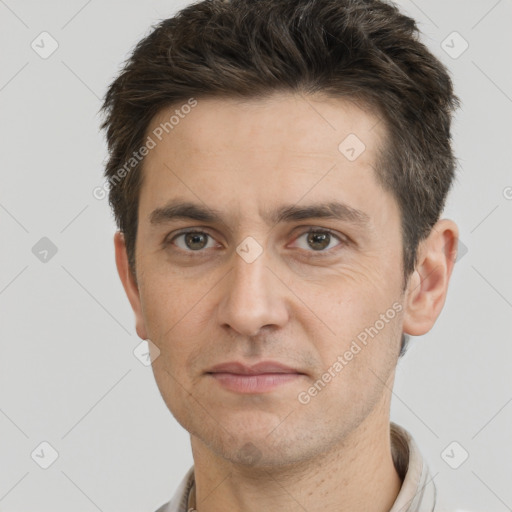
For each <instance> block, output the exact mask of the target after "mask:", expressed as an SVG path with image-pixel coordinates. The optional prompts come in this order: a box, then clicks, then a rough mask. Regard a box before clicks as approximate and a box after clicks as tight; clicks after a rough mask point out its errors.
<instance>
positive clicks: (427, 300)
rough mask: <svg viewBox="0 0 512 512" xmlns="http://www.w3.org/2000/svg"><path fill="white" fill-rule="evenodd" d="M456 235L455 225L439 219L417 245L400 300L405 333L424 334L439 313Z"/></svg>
mask: <svg viewBox="0 0 512 512" xmlns="http://www.w3.org/2000/svg"><path fill="white" fill-rule="evenodd" d="M458 236H459V233H458V228H457V225H456V224H455V223H454V222H453V221H451V220H448V219H442V220H440V221H438V222H437V223H436V224H435V226H434V227H433V228H432V231H431V233H430V235H429V236H428V237H427V238H426V239H425V240H423V241H422V243H421V244H420V246H419V247H418V263H417V266H416V269H415V270H414V272H413V274H412V275H411V277H410V279H409V282H408V286H407V292H406V298H405V301H404V305H405V314H404V322H403V331H404V332H405V333H406V334H410V335H412V336H421V335H423V334H426V333H427V332H428V331H430V329H432V327H433V325H434V323H435V321H436V320H437V317H438V316H439V314H440V313H441V310H442V308H443V306H444V303H445V300H446V295H447V292H448V283H449V280H450V276H451V273H452V270H453V265H454V263H455V255H456V252H457V242H458Z"/></svg>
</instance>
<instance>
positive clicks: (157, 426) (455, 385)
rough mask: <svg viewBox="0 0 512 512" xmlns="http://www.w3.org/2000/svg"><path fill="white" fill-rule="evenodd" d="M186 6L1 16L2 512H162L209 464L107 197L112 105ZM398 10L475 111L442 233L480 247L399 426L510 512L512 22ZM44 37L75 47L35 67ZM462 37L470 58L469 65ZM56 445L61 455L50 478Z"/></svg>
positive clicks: (468, 111)
mask: <svg viewBox="0 0 512 512" xmlns="http://www.w3.org/2000/svg"><path fill="white" fill-rule="evenodd" d="M187 3H189V2H185V1H184V2H181V3H180V2H176V1H161V0H151V1H145V2H126V1H124V2H123V1H120V0H118V1H114V0H108V1H105V0H103V1H99V0H92V1H91V0H90V1H88V2H87V1H84V0H72V1H66V2H64V1H60V2H57V1H51V2H50V1H46V2H38V1H34V0H32V1H21V0H0V42H1V43H0V44H1V49H2V54H1V55H2V64H1V69H0V109H1V116H0V123H1V131H0V140H1V141H2V146H1V152H0V162H1V163H0V170H1V187H0V226H1V240H2V243H3V246H4V249H3V250H2V251H1V252H0V318H1V324H0V325H1V333H0V334H1V338H0V339H1V356H0V510H1V511H4V512H12V511H25V512H29V511H52V512H58V511H69V510H73V511H84V512H89V511H95V510H101V511H104V512H107V511H121V510H122V511H142V510H146V511H154V510H155V508H156V507H157V506H158V505H160V504H161V503H162V502H164V501H166V500H168V499H170V497H171V495H172V494H173V493H174V490H175V488H176V486H177V484H178V483H179V481H180V480H181V479H182V477H183V475H184V473H185V471H186V470H187V469H188V468H189V466H190V465H191V464H192V457H191V452H190V445H189V438H188V434H187V432H185V431H184V430H183V429H182V428H181V427H180V426H179V425H178V424H177V422H176V421H175V420H174V419H173V417H172V416H171V414H170V413H169V411H168V410H167V408H166V406H165V404H164V402H163V400H162V399H161V397H160V394H159V391H158V389H157V387H156V384H155V382H154V380H153V375H152V372H151V368H150V367H146V366H144V365H143V364H141V362H140V361H139V360H138V359H137V358H136V357H134V355H133V350H134V349H135V348H136V347H137V345H138V344H139V341H140V340H139V339H138V337H137V335H136V333H135V330H134V321H133V317H132V311H131V309H130V307H129V303H128V301H127V299H126V297H125V295H124V292H123V289H122V287H121V283H120V281H119V279H118V276H117V272H116V268H115V265H114V251H113V242H112V236H113V234H114V231H115V226H114V223H113V220H112V216H111V213H110V211H109V208H108V204H107V201H106V199H104V200H97V199H95V198H94V197H93V194H92V191H93V189H94V188H95V187H97V186H98V185H102V183H103V179H102V170H103V164H104V161H105V157H106V146H105V142H104V139H103V134H100V133H99V130H98V127H99V123H100V118H99V116H98V115H97V112H98V109H99V106H100V100H101V98H102V96H103V94H104V93H105V90H106V87H107V85H108V84H109V82H110V81H111V80H112V78H113V77H114V75H115V74H116V72H117V70H118V69H119V67H120V65H121V63H122V61H123V60H124V59H125V58H126V57H127V55H128V53H129V51H130V49H131V48H132V47H133V45H134V44H135V43H136V42H137V41H138V40H139V39H140V38H141V37H142V36H143V35H144V34H146V33H147V32H148V30H149V29H150V26H151V25H152V24H154V23H156V22H157V21H158V20H160V19H162V18H165V17H169V16H170V15H172V14H173V13H174V12H175V11H176V10H178V9H179V8H180V7H182V6H184V5H186V4H187ZM400 5H401V6H402V7H403V10H404V11H405V12H406V13H408V14H409V15H411V16H413V17H414V18H415V19H416V20H417V21H418V23H419V26H420V29H421V30H422V32H423V34H424V35H423V41H424V42H425V43H426V44H427V45H428V46H429V47H430V48H431V50H432V52H433V53H434V54H435V55H437V56H438V57H439V58H440V59H441V60H442V61H443V62H444V63H446V64H447V65H448V67H449V68H450V70H451V72H452V75H453V79H454V83H455V88H456V92H457V94H458V95H459V96H460V98H461V100H462V102H463V106H462V109H461V110H459V111H458V113H457V117H456V119H455V124H454V129H453V134H454V139H455V140H454V145H455V152H456V154H457V157H458V159H459V164H460V165H459V168H458V179H457V182H456V183H455V186H454V188H453V191H452V193H451V195H450V197H449V202H448V206H447V208H446V211H445V215H444V217H449V218H452V219H454V220H455V221H456V222H457V223H458V225H459V228H460V234H461V241H462V244H463V245H461V249H462V250H461V257H460V258H459V260H458V262H457V264H456V265H455V269H454V274H453V277H452V281H451V283H450V289H449V293H448V298H447V302H446V305H445V307H444V310H443V312H442V313H441V316H440V318H439V320H438V322H437V324H436V325H435V327H434V328H433V329H432V331H431V332H430V333H428V334H427V335H425V336H423V337H418V338H411V344H412V347H411V348H410V350H409V352H408V353H407V354H406V356H405V358H404V359H403V360H402V361H401V363H400V364H399V368H398V372H397V381H396V386H395V389H394V399H393V404H392V419H393V420H394V421H396V422H398V423H400V424H402V425H403V426H405V427H406V428H407V429H409V430H410V432H411V433H412V434H413V436H414V437H415V439H416V440H417V442H418V444H419V446H420V448H421V450H422V452H423V454H424V455H425V457H426V459H427V461H428V463H429V465H430V468H431V471H432V475H433V476H434V479H435V482H436V484H437V486H438V489H439V491H440V494H441V495H442V496H444V498H445V501H446V502H447V503H448V504H450V505H452V506H453V508H454V509H459V510H473V511H485V512H492V511H496V512H501V511H506V510H512V486H511V485H510V484H511V481H512V480H511V476H512V462H511V460H512V442H511V437H510V432H511V431H512V428H511V426H512V403H511V402H512V385H511V384H512V378H511V373H512V372H511V353H512V348H511V343H510V342H511V334H512V322H511V318H512V315H511V308H512V275H511V270H510V262H511V261H512V258H511V255H512V236H511V234H512V233H511V222H510V221H511V219H512V173H511V168H510V162H511V156H512V154H511V153H512V152H511V137H510V135H511V127H510V119H511V114H512V99H511V97H512V74H511V70H510V49H511V43H512V36H511V31H510V21H511V20H512V2H511V0H501V1H496V0H485V1H471V2H469V1H462V0H459V1H448V2H447V1H442V0H436V1H428V2H427V1H420V0H415V1H414V2H413V1H410V0H403V1H402V2H400ZM43 31H47V32H48V33H49V34H51V37H52V38H53V39H54V40H56V41H57V43H58V49H57V50H56V51H55V52H54V53H53V54H52V55H50V56H47V58H42V57H41V56H40V55H39V54H38V53H36V51H34V50H33V49H32V47H31V43H32V41H35V43H34V44H38V45H39V48H38V50H39V51H40V52H42V51H49V49H51V44H52V41H51V40H50V39H48V36H39V34H40V33H41V32H43ZM454 31H456V32H458V33H459V34H460V36H461V37H462V38H463V39H464V40H466V41H467V43H468V44H469V47H468V48H467V50H466V51H465V52H463V53H462V54H461V55H457V54H458V53H460V51H461V50H462V49H463V46H462V45H463V40H462V39H460V37H459V36H457V35H453V34H452V33H453V32H454ZM41 37H46V38H47V39H45V40H44V41H43V42H41ZM447 38H448V39H447ZM443 41H445V43H444V44H443V43H442V42H443ZM442 45H443V46H444V47H445V48H447V49H448V51H449V52H451V54H452V55H449V54H448V53H447V52H446V51H445V50H444V49H443V46H442ZM43 46H44V48H42V47H43ZM450 47H451V48H450ZM455 57H456V58H455ZM43 237H47V238H48V239H49V240H50V241H51V243H52V244H54V246H55V247H56V249H57V252H56V254H53V253H52V247H53V246H50V245H49V242H48V240H43V241H40V240H41V238H43ZM38 244H39V245H38ZM34 247H35V249H34ZM44 250H47V251H49V252H48V253H45V252H44ZM41 258H43V260H44V259H45V258H46V260H45V261H41ZM44 441H46V442H47V443H49V444H50V445H51V446H52V447H53V448H54V449H55V450H56V452H57V453H58V458H57V459H56V460H55V462H54V463H53V464H52V465H51V466H50V467H48V469H42V468H41V467H40V464H44V463H45V460H44V459H45V458H46V462H47V463H48V462H50V460H49V459H48V458H49V457H51V453H50V450H49V448H48V447H45V446H46V445H43V446H42V447H41V446H40V443H42V442H44ZM453 441H456V442H457V443H458V444H456V445H452V446H451V447H450V448H449V449H448V452H447V453H448V454H449V457H447V456H446V452H444V453H445V455H444V458H443V456H442V454H443V451H444V450H445V448H446V447H447V446H448V445H450V443H452V442H453ZM452 449H453V451H452ZM34 450H35V452H34ZM41 450H42V451H41ZM465 451H467V453H468V454H469V458H468V459H467V460H466V461H465V462H464V463H463V464H461V465H460V467H458V469H453V468H452V467H450V465H449V464H448V463H447V461H448V462H450V464H451V465H452V466H453V465H458V464H459V463H460V461H461V460H462V459H463V457H464V454H465ZM33 453H35V455H31V454H33ZM37 454H39V457H38V456H37Z"/></svg>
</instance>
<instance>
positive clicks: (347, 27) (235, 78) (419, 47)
mask: <svg viewBox="0 0 512 512" xmlns="http://www.w3.org/2000/svg"><path fill="white" fill-rule="evenodd" d="M275 91H290V92H299V93H311V94H313V93H322V94H326V95H329V96H332V97H343V98H347V99H350V100H353V101H356V102H358V103H360V104H361V105H366V106H367V107H369V108H371V109H372V110H373V111H374V112H375V113H376V114H377V115H378V116H379V117H380V118H381V119H382V120H383V122H384V123H385V127H386V135H387V140H386V144H385V145H384V146H383V147H382V148H381V153H380V157H379V159H378V162H377V167H378V170H377V173H376V178H377V179H378V180H379V182H380V183H381V185H382V186H383V187H384V188H385V189H386V190H388V191H390V192H391V193H392V194H393V196H394V197H395V199H396V200H397V203H398V205H399V208H400V213H401V229H402V240H403V277H404V287H405V285H406V283H407V279H408V277H409V275H410V274H411V273H412V272H413V270H414V268H415V265H416V263H417V261H416V258H417V248H418V244H419V242H420V241H421V240H422V239H424V238H426V237H427V236H428V234H429V233H430V231H431V229H432V227H433V225H434V224H435V223H436V222H437V220H439V217H440V215H441V213H442V211H443V208H444V205H445V201H446V197H447V194H448V191H449V189H450V187H451V183H452V181H453V178H454V174H455V167H456V161H455V158H454V156H453V153H452V148H451V136H450V125H451V116H452V112H453V111H454V110H455V109H456V108H457V107H459V106H460V100H459V98H458V97H457V96H455V94H454V92H453V86H452V82H451V79H450V77H449V74H448V71H447V69H446V68H445V66H444V65H443V64H442V63H441V62H440V61H439V60H438V59H437V58H436V57H435V56H434V55H432V53H431V52H430V51H429V50H428V49H427V48H426V46H425V45H423V44H422V43H421V42H420V41H419V30H418V28H417V26H416V22H415V21H414V20H413V19H412V18H410V17H408V16H405V15H404V14H402V13H401V12H400V11H399V10H398V8H397V7H396V6H395V5H394V4H392V3H391V2H385V1H380V0H204V1H201V2H196V3H193V4H191V5H189V6H187V7H186V8H184V9H182V10H181V11H180V12H178V13H177V14H176V15H175V16H174V17H172V18H169V19H166V20H164V21H162V22H161V23H159V24H158V25H157V26H156V27H155V28H154V29H153V30H152V31H151V33H150V34H149V35H148V36H147V37H145V38H144V39H143V40H141V41H140V42H139V43H138V45H137V46H136V48H135V49H134V51H133V53H132V55H131V57H130V58H129V59H128V61H127V62H126V64H125V66H124V68H123V69H122V71H121V72H120V74H119V76H118V77H117V78H116V80H115V81H114V82H113V83H112V84H111V85H110V87H109V89H108V91H107V93H106V96H105V101H104V104H103V107H102V110H103V111H104V113H105V115H106V117H105V121H104V123H103V125H102V128H104V129H106V135H107V142H108V147H109V160H108V162H107V165H106V170H105V176H106V178H107V179H108V180H109V183H110V185H111V186H110V191H109V201H110V204H111V206H112V209H113V211H114V216H115V219H116V222H117V224H118V226H119V229H120V230H121V231H122V232H123V233H124V236H125V240H126V248H127V254H128V259H129V262H130V268H131V270H132V272H133V274H134V275H135V243H136V236H137V224H138V198H139V190H140V186H141V183H142V172H141V170H142V163H143V161H141V162H140V163H136V165H134V166H133V169H131V170H130V172H128V173H125V174H126V175H124V174H123V179H122V180H119V179H118V178H119V169H121V168H122V167H123V166H124V165H125V162H127V161H128V160H129V159H130V158H131V157H132V155H133V153H134V152H135V151H137V150H138V149H139V148H140V147H141V146H142V144H143V142H144V137H145V134H146V131H147V128H148V125H149V124H150V121H151V119H152V118H153V117H154V116H155V115H156V114H157V113H158V112H159V111H161V110H162V109H163V108H165V107H168V106H170V105H173V104H176V103H179V102H187V100H189V99H190V98H191V97H193V98H198V99H199V98H201V97H203V98H204V97H228V98H229V97H238V98H248V99H249V98H258V97H261V98H264V97H265V96H268V95H270V94H271V93H272V92H275ZM340 142H341V141H340ZM115 178H117V180H116V179H115Z"/></svg>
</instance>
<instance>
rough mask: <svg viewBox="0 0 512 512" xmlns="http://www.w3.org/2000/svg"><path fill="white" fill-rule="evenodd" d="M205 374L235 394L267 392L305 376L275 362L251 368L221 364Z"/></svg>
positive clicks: (243, 365) (242, 365)
mask: <svg viewBox="0 0 512 512" xmlns="http://www.w3.org/2000/svg"><path fill="white" fill-rule="evenodd" d="M206 374H207V375H208V376H210V377H212V378H213V379H214V380H215V381H216V382H218V383H219V384H220V385H221V386H222V387H223V388H225V389H227V390H229V391H233V392H236V393H265V392H269V391H272V390H274V389H276V388H277V387H280V386H283V385H285V384H287V383H290V382H294V381H297V380H298V379H301V378H303V377H304V376H305V375H306V374H305V373H303V372H301V371H300V370H298V369H295V368H291V367H290V366H286V365H284V364H281V363H278V362H276V361H262V362H260V363H257V364H255V365H252V366H248V365H245V364H243V363H239V362H230V363H223V364H220V365H216V366H214V367H213V368H211V369H210V370H209V371H207V372H206Z"/></svg>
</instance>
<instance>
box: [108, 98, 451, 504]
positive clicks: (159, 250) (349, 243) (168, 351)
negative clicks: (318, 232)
mask: <svg viewBox="0 0 512 512" xmlns="http://www.w3.org/2000/svg"><path fill="white" fill-rule="evenodd" d="M175 108H176V106H173V107H172V108H169V109H165V110H164V111H162V112H160V113H159V114H158V115H157V116H156V117H155V118H154V119H153V121H152V123H151V126H150V127H149V129H148V134H150V133H151V132H152V130H153V129H154V128H155V127H157V126H158V125H159V124H160V123H161V122H162V121H165V120H167V119H169V117H170V115H172V113H173V112H174V110H175ZM350 133H354V134H356V135H357V137H358V138H359V139H360V140H362V141H364V144H365V146H366V149H365V151H364V152H363V153H362V154H361V155H360V156H359V157H358V158H357V159H356V160H354V161H349V160H348V159H347V158H346V157H345V156H344V155H343V154H342V153H341V152H340V151H339V150H338V146H339V144H340V142H342V141H343V140H344V139H345V137H346V136H347V135H348V134H350ZM385 133H386V132H385V126H384V123H383V122H379V118H378V117H376V116H374V115H372V113H371V112H368V111H365V110H362V109H361V108H359V107H357V106H356V105H355V104H354V103H352V102H350V101H348V100H346V99H340V98H337V99H332V98H325V97H320V96H314V97H313V96H307V97H306V96H299V95H292V94H285V93H279V94H274V95H273V96H271V97H268V98H266V99H257V100H251V101H237V100H234V99H227V98H223V99H220V98H218V99H198V105H197V106H196V107H195V108H194V109H193V110H192V111H191V112H190V113H189V114H188V115H187V116H185V118H184V119H182V120H180V122H179V124H178V125H177V126H175V127H174V129H173V131H172V132H170V133H169V135H167V136H166V137H164V138H163V139H162V141H161V142H159V143H158V144H157V146H156V147H155V148H154V149H152V150H151V151H150V153H149V154H148V155H147V156H146V158H145V162H144V171H143V172H144V182H143V186H142V189H141V193H140V204H139V225H138V233H137V244H136V279H135V278H134V276H133V274H132V273H131V272H130V269H129V266H128V261H127V255H126V248H125V243H124V239H123V235H122V234H121V233H119V232H118V233H116V234H115V237H114V243H115V250H116V263H117V268H118V271H119V275H120V278H121V281H122V283H123V286H124V289H125V291H126V294H127V296H128V299H129V301H130V304H131V306H132V308H133V311H134V313H135V319H136V330H137V334H138V335H139V336H140V338H142V339H150V340H151V341H152V342H153V343H154V344H155V346H156V347H158V349H159V350H160V355H159V356H158V357H157V358H156V359H155V360H154V362H153V371H154V375H155V379H156V382H157V384H158V387H159V389H160V392H161V394H162V397H163V399H164V401H165V403H166V404H167V406H168V408H169V410H170V411H171V413H172V414H173V415H174V416H175V418H176V419H177V421H178V422H179V423H180V424H181V425H182V426H183V427H184V428H185V429H186V430H187V431H188V432H189V433H190V436H191V446H192V451H193V456H194V465H195V478H196V495H197V510H198V511H199V512H220V511H224V510H234V511H242V510H243V511H246V512H252V511H261V510H266V511H281V512H282V511H292V510H293V511H295V510H298V509H299V510H300V509H301V508H302V507H303V508H304V509H305V510H308V512H316V511H320V510H322V511H325V510H329V509H330V510H337V511H340V512H341V511H347V512H348V511H351V512H354V511H361V512H362V511H365V512H384V511H388V510H389V509H390V508H391V506H392V504H393V502H394V501H395V499H396V496H397V494H398V492H399V489H400V485H401V481H400V478H399V477H398V475H397V473H396V471H395V468H394V465H393V462H392V457H391V447H390V439H389V410H390V398H391V389H392V386H393V381H394V376H395V367H396V364H397V359H398V353H399V348H400V338H401V334H402V332H405V333H408V334H411V335H414V336H419V335H422V334H425V333H426V332H428V331H429V330H430V329H431V328H432V326H433V325H434V323H435V321H436V319H437V317H438V315H439V313H440V312H441V309H442V307H443V305H444V302H445V298H446V294H447V289H448V282H449V278H450V275H451V272H452V268H453V264H454V261H455V251H456V247H457V238H458V229H457V226H456V224H455V223H454V222H453V221H451V220H448V219H442V220H440V221H439V222H438V223H437V224H436V225H435V226H434V229H433V230H432V232H431V235H430V236H429V237H428V238H427V239H425V240H424V241H423V242H422V243H421V245H420V247H419V259H418V265H417V267H416V270H415V271H414V273H413V274H412V275H411V276H410V278H409V281H408V283H407V287H406V290H405V291H404V290H403V284H404V283H403V280H402V279H403V275H402V239H401V233H400V214H399V209H398V204H397V202H396V201H395V199H394V198H393V197H392V195H391V194H389V193H388V192H386V191H384V189H383V188H382V187H381V186H380V185H379V184H378V182H377V181H376V179H375V174H374V173H375V170H374V167H375V166H376V155H377V149H378V147H379V144H381V143H382V142H383V140H384V136H385ZM171 199H181V200H187V201H191V202H194V203H197V204H198V205H201V206H208V207H210V208H212V209H216V210H219V211H220V212H222V216H223V217H222V218H223V221H222V222H216V223H209V222H200V221H197V220H191V219H174V220H170V221H167V222H163V223H160V224H152V223H151V222H150V215H151V212H152V211H153V210H155V209H156V208H159V207H162V206H164V205H165V204H166V203H167V202H168V201H169V200H171ZM335 200H336V201H342V202H344V203H346V204H348V205H350V206H351V207H352V208H356V209H358V210H361V211H363V212H364V213H366V214H367V216H368V218H369V222H368V225H367V226H364V227H362V226H358V225H355V224H352V223H350V222H349V221H347V220H336V219H323V218H308V219H305V220H299V221H292V222H281V223H278V224H272V223H267V222H266V221H265V216H264V213H265V212H267V211H271V210H273V209H276V208H278V207H279V206H282V205H284V204H286V205H300V206H305V205H309V204H312V203H317V202H328V201H335ZM183 228H193V230H197V231H200V232H202V233H206V234H208V235H209V237H206V238H205V239H204V240H203V248H199V249H197V247H198V246H194V245H192V246H191V245H190V244H189V245H187V244H186V238H185V236H181V237H178V238H173V237H175V236H177V234H178V233H177V232H178V231H179V230H181V229H183ZM311 228H319V229H320V228H323V229H330V230H332V232H333V233H334V235H333V236H332V237H331V239H330V241H329V240H328V241H327V242H326V243H325V246H327V247H326V248H324V249H322V251H323V254H326V256H324V257H322V256H321V255H320V254H319V252H322V251H319V250H315V246H314V245H313V246H312V245H311V243H308V232H309V231H310V230H311ZM249 236H250V237H253V238H254V239H255V240H256V241H257V242H258V244H259V245H260V246H261V249H262V251H263V252H262V253H261V254H260V255H259V257H257V258H256V259H255V260H254V261H253V262H251V263H248V262H247V261H245V260H244V259H243V258H242V257H241V256H240V255H239V254H238V253H237V251H236V248H237V246H239V244H240V243H241V242H242V241H243V240H244V239H245V238H246V237H249ZM337 237H339V238H337ZM166 239H167V241H168V243H167V245H165V244H163V242H164V240H166ZM194 248H195V249H194ZM393 304H395V305H396V304H398V305H399V308H401V311H399V312H398V313H397V314H396V316H395V317H394V318H393V319H392V320H390V321H389V322H388V323H386V324H385V326H384V328H382V329H381V330H379V332H378V334H377V335H376V336H374V337H373V338H370V339H369V341H368V344H367V345H366V346H364V347H363V348H362V350H360V352H358V353H357V355H355V356H354V357H353V359H352V360H351V361H350V362H349V363H348V364H346V366H344V367H343V369H342V370H341V371H339V373H338V374H337V376H336V377H335V378H332V380H331V381H330V382H329V383H328V384H327V385H326V386H325V387H324V388H323V389H322V390H321V391H320V392H318V393H317V395H316V396H314V397H311V400H310V401H309V402H308V403H307V404H302V403H300V402H299V400H298V398H297V397H298V394H299V393H300V392H302V391H304V390H306V391H307V390H308V389H309V388H310V387H311V386H312V385H313V384H314V383H315V382H316V381H317V380H318V379H319V378H321V376H322V374H324V373H325V372H326V371H327V369H328V368H329V367H332V366H333V364H334V363H335V361H336V360H337V357H338V356H339V355H343V354H344V353H345V352H346V351H347V350H348V349H349V348H350V346H351V343H352V341H353V340H355V339H356V336H357V335H358V334H359V333H361V332H362V331H364V329H365V328H367V327H369V326H373V325H374V324H375V322H376V320H378V319H379V318H380V315H381V314H384V313H386V311H388V310H389V309H390V308H392V305H393ZM235 360H236V361H244V362H246V363H247V364H253V363H256V362H258V361H261V360H274V361H279V362H281V363H283V364H286V365H288V366H292V367H294V368H296V369H299V370H300V371H301V372H303V373H305V375H302V376H301V377H299V378H298V379H295V380H294V381H292V382H289V383H287V384H285V385H282V386H280V387H278V388H276V389H274V390H272V391H270V392H266V393H260V394H239V393H236V392H233V391H230V390H226V389H224V388H223V387H222V386H221V385H220V384H219V383H218V382H217V381H216V380H214V379H212V377H211V376H209V375H207V374H205V372H206V371H207V370H208V369H210V368H211V367H212V366H214V365H216V364H219V363H223V362H228V361H235ZM329 507H330V508H329Z"/></svg>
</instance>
